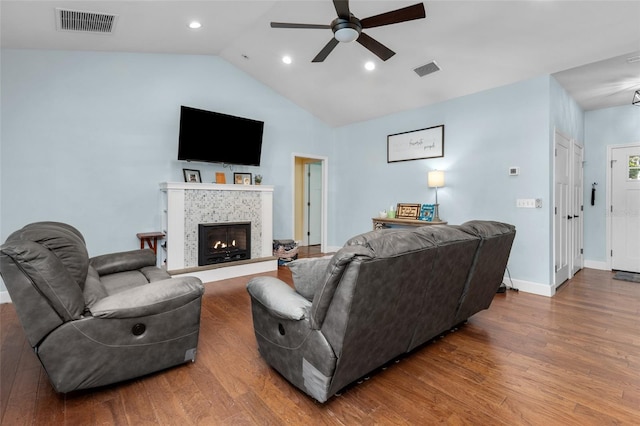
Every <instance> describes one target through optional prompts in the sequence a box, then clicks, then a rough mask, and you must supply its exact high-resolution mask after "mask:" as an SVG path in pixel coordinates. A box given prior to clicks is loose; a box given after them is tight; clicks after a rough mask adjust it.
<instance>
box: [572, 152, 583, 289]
mask: <svg viewBox="0 0 640 426" xmlns="http://www.w3.org/2000/svg"><path fill="white" fill-rule="evenodd" d="M571 154H572V159H573V161H572V163H571V189H572V191H571V212H569V216H570V217H571V224H570V226H571V276H574V275H575V273H576V272H578V271H579V270H580V269H582V267H583V265H584V257H583V238H584V230H583V229H584V228H583V223H584V222H583V211H584V207H583V206H584V204H583V198H584V197H583V194H584V183H583V178H582V177H583V166H582V164H583V158H584V149H583V148H582V146H580V145H578V144H577V143H575V142H574V143H573V146H572V152H571Z"/></svg>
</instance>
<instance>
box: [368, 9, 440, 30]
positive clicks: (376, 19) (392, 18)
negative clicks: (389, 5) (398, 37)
mask: <svg viewBox="0 0 640 426" xmlns="http://www.w3.org/2000/svg"><path fill="white" fill-rule="evenodd" d="M425 16H427V15H426V12H425V11H424V4H422V3H418V4H414V5H413V6H407V7H403V8H402V9H397V10H392V11H391V12H386V13H381V14H380V15H375V16H370V17H368V18H364V19H361V20H360V23H361V24H362V28H373V27H381V26H383V25H390V24H397V23H398V22H405V21H412V20H414V19H422V18H424V17H425Z"/></svg>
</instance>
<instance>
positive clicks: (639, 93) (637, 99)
mask: <svg viewBox="0 0 640 426" xmlns="http://www.w3.org/2000/svg"><path fill="white" fill-rule="evenodd" d="M631 105H635V106H640V90H636V93H634V94H633V101H631Z"/></svg>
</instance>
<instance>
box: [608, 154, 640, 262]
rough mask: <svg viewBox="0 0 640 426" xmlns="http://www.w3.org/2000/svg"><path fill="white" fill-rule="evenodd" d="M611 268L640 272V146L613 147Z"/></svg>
mask: <svg viewBox="0 0 640 426" xmlns="http://www.w3.org/2000/svg"><path fill="white" fill-rule="evenodd" d="M610 158H611V178H610V183H611V189H610V191H611V205H610V208H609V210H610V213H611V214H610V218H611V219H610V220H611V225H610V227H611V269H614V270H621V271H630V272H638V273H640V145H632V146H628V147H615V148H611V157H610Z"/></svg>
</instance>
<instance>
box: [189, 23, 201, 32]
mask: <svg viewBox="0 0 640 426" xmlns="http://www.w3.org/2000/svg"><path fill="white" fill-rule="evenodd" d="M201 26H202V24H201V23H200V22H198V21H191V22H189V28H191V29H192V30H197V29H198V28H200V27H201Z"/></svg>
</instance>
